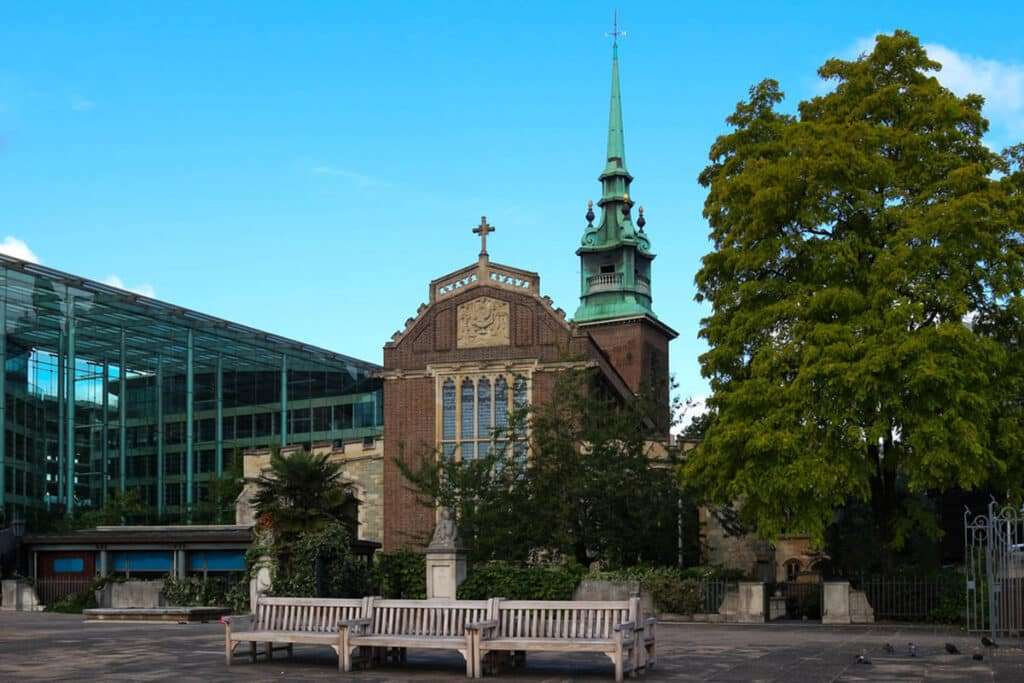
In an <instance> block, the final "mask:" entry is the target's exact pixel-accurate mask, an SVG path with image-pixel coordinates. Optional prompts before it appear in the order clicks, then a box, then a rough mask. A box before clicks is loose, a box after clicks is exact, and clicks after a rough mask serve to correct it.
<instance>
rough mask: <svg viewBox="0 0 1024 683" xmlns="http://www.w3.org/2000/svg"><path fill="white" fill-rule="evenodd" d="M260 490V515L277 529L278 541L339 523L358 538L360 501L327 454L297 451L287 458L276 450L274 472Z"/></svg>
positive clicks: (256, 500) (260, 484) (257, 498)
mask: <svg viewBox="0 0 1024 683" xmlns="http://www.w3.org/2000/svg"><path fill="white" fill-rule="evenodd" d="M257 487H258V488H257V490H256V495H255V497H254V498H253V502H254V503H255V506H256V512H257V513H258V515H259V516H260V518H261V520H265V521H266V522H269V524H270V525H271V526H272V527H273V529H274V531H275V533H276V535H277V536H278V539H277V542H280V543H287V542H288V541H290V540H292V539H294V538H296V537H298V536H299V535H300V534H302V533H304V532H307V531H319V530H321V529H323V528H325V527H327V526H329V525H331V524H335V523H341V524H342V525H344V526H345V528H346V529H347V530H348V532H349V536H350V538H355V537H356V531H357V527H358V525H359V501H358V500H357V499H356V497H355V494H354V493H353V492H352V487H351V485H350V484H349V483H348V482H346V481H345V480H344V479H342V474H341V465H340V464H339V463H334V462H330V461H329V460H328V454H327V453H319V454H314V453H310V452H309V451H297V452H295V453H292V454H291V455H289V456H288V457H285V456H283V455H282V454H281V452H280V450H275V451H274V452H273V453H272V454H271V456H270V470H269V471H268V472H267V473H266V474H263V475H260V478H259V481H258V484H257Z"/></svg>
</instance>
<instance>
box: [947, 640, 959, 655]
mask: <svg viewBox="0 0 1024 683" xmlns="http://www.w3.org/2000/svg"><path fill="white" fill-rule="evenodd" d="M946 653H947V654H951V655H958V654H960V650H958V649H957V647H956V645H954V644H953V643H946Z"/></svg>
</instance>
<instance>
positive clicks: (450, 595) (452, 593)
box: [427, 548, 466, 600]
mask: <svg viewBox="0 0 1024 683" xmlns="http://www.w3.org/2000/svg"><path fill="white" fill-rule="evenodd" d="M465 579H466V553H465V552H464V551H463V550H462V549H461V548H459V549H455V550H436V549H431V548H427V598H438V599H447V600H454V599H455V597H456V591H457V589H458V587H459V584H460V583H462V582H463V581H464V580H465Z"/></svg>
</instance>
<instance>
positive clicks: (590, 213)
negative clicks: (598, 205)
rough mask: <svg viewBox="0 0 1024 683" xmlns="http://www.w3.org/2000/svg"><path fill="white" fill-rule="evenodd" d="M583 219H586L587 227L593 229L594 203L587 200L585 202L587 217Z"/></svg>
mask: <svg viewBox="0 0 1024 683" xmlns="http://www.w3.org/2000/svg"><path fill="white" fill-rule="evenodd" d="M585 218H586V219H587V227H588V228H592V227H594V202H593V201H591V200H589V199H588V200H587V215H586V216H585Z"/></svg>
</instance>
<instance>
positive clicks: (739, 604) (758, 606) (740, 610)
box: [718, 581, 765, 624]
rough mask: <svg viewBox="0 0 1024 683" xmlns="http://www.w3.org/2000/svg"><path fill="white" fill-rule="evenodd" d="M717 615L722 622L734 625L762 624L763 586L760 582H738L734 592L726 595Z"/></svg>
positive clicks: (763, 615)
mask: <svg viewBox="0 0 1024 683" xmlns="http://www.w3.org/2000/svg"><path fill="white" fill-rule="evenodd" d="M718 613H719V614H721V615H722V618H723V620H724V621H727V622H730V623H734V624H763V623H764V622H765V618H764V617H765V614H764V584H763V583H761V582H760V581H740V583H739V586H738V588H737V590H736V591H735V592H732V591H730V592H729V593H727V594H726V596H725V600H724V601H723V602H722V607H721V608H720V609H719V610H718Z"/></svg>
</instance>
